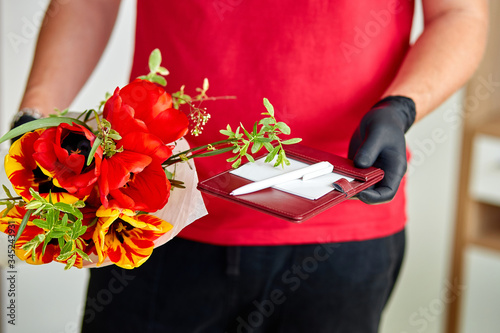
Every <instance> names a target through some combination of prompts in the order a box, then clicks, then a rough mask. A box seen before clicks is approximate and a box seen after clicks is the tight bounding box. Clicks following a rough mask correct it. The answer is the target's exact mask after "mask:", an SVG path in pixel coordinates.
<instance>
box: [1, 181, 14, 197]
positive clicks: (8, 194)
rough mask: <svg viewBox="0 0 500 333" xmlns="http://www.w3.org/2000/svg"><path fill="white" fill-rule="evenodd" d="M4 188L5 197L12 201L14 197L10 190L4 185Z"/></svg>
mask: <svg viewBox="0 0 500 333" xmlns="http://www.w3.org/2000/svg"><path fill="white" fill-rule="evenodd" d="M2 188H3V191H4V192H5V195H6V196H7V198H9V199H12V198H13V196H12V194H10V190H9V189H8V188H7V186H5V185H3V184H2Z"/></svg>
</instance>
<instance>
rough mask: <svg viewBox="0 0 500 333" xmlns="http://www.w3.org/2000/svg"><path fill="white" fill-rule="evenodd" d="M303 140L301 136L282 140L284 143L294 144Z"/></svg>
mask: <svg viewBox="0 0 500 333" xmlns="http://www.w3.org/2000/svg"><path fill="white" fill-rule="evenodd" d="M301 141H302V139H301V138H294V139H288V140H285V141H281V143H282V144H284V145H293V144H296V143H299V142H301Z"/></svg>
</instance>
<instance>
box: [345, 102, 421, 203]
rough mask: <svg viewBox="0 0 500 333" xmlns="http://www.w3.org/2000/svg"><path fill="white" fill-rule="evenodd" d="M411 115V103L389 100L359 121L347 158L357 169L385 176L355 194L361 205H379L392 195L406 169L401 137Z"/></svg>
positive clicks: (403, 135)
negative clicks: (371, 167)
mask: <svg viewBox="0 0 500 333" xmlns="http://www.w3.org/2000/svg"><path fill="white" fill-rule="evenodd" d="M415 115H416V114H415V103H414V102H413V100H411V99H410V98H407V97H403V96H389V97H386V98H384V99H382V100H381V101H380V102H378V103H377V104H375V105H374V106H373V107H372V109H371V110H370V111H368V113H367V114H365V115H364V116H363V118H362V119H361V122H360V124H359V126H358V128H357V129H356V131H354V134H353V136H352V138H351V142H350V143H349V158H350V159H352V160H353V161H354V165H355V166H356V167H358V168H368V167H370V166H375V167H377V168H380V169H382V170H384V172H385V175H384V178H383V179H382V180H381V181H380V182H378V183H377V184H375V185H374V186H372V187H370V188H368V189H366V190H364V191H362V192H360V193H359V194H358V196H357V197H358V198H359V199H360V200H361V201H363V202H365V203H368V204H376V203H382V202H386V201H389V200H391V199H392V198H394V196H395V195H396V191H397V189H398V187H399V183H400V182H401V179H402V178H403V176H404V174H405V172H406V167H407V161H406V143H405V133H406V131H408V129H409V128H410V126H411V125H412V124H413V122H414V121H415Z"/></svg>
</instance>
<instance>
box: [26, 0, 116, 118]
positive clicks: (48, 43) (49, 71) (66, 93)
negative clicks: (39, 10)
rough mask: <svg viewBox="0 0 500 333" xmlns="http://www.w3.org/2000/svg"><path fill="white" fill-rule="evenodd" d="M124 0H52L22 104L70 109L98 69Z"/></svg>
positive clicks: (46, 109)
mask: <svg viewBox="0 0 500 333" xmlns="http://www.w3.org/2000/svg"><path fill="white" fill-rule="evenodd" d="M119 4H120V0H85V1H83V0H74V1H67V2H64V4H60V3H59V2H58V1H57V0H53V1H52V2H51V4H50V5H49V8H48V10H47V13H46V15H45V19H44V22H43V24H42V27H41V30H40V34H39V37H38V42H37V46H36V52H35V57H34V60H33V64H32V68H31V73H30V76H29V78H28V82H27V85H26V90H25V93H24V97H23V99H22V101H21V105H20V108H25V107H30V108H37V109H38V110H40V111H41V112H42V113H43V114H45V115H47V114H49V113H51V112H52V111H53V110H54V108H58V109H65V108H67V107H68V106H69V105H70V104H71V102H72V101H73V99H74V98H75V96H76V95H77V94H78V92H79V91H80V89H81V88H82V86H83V85H84V84H85V82H86V81H87V79H88V78H89V76H90V74H91V73H92V71H93V69H94V68H95V66H96V64H97V62H98V61H99V58H100V57H101V54H102V52H103V51H104V48H105V47H106V44H107V42H108V40H109V36H110V35H111V32H112V30H113V25H114V22H115V20H116V16H117V13H118V9H119Z"/></svg>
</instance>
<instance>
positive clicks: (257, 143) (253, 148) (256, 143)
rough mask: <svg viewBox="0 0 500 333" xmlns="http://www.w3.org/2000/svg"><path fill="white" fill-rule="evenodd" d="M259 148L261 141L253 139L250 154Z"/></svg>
mask: <svg viewBox="0 0 500 333" xmlns="http://www.w3.org/2000/svg"><path fill="white" fill-rule="evenodd" d="M261 148H262V142H259V141H257V140H255V142H254V144H253V145H252V149H251V152H252V154H256V153H257V152H258V151H259V150H260V149H261Z"/></svg>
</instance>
